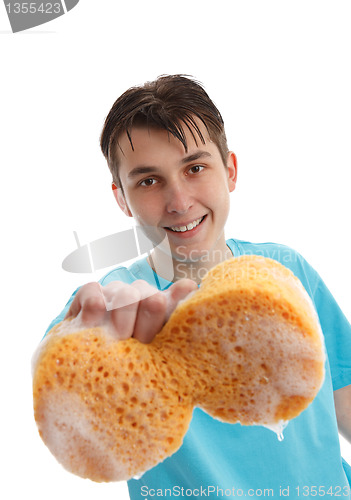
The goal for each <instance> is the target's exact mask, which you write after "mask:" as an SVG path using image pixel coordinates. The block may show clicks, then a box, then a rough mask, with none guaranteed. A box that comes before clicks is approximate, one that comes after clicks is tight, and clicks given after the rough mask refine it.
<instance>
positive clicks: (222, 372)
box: [33, 256, 324, 481]
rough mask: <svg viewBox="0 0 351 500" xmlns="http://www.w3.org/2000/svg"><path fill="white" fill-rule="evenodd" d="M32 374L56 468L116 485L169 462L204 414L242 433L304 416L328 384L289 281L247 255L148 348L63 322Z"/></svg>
mask: <svg viewBox="0 0 351 500" xmlns="http://www.w3.org/2000/svg"><path fill="white" fill-rule="evenodd" d="M33 373H34V376H33V395H34V412H35V419H36V422H37V425H38V428H39V432H40V435H41V437H42V438H43V440H44V442H45V443H46V445H47V446H48V447H49V449H50V450H51V452H52V453H53V454H54V455H55V456H56V458H57V459H58V461H59V462H60V463H61V464H62V465H63V466H64V467H65V468H67V469H68V470H69V471H71V472H73V473H75V474H77V475H79V476H81V477H88V478H90V479H92V480H94V481H119V480H126V479H130V478H131V477H133V476H136V475H140V474H142V473H143V472H145V471H146V470H148V469H150V468H151V467H153V466H155V465H156V464H158V463H159V462H161V461H162V460H164V459H165V458H166V457H168V456H170V455H172V454H173V453H174V452H175V451H176V450H177V449H178V448H179V447H180V446H181V444H182V441H183V438H184V435H185V433H186V431H187V428H188V426H189V423H190V420H191V416H192V411H193V408H194V407H195V406H197V407H200V408H202V409H203V410H205V411H206V412H207V413H209V414H210V415H212V416H213V417H215V418H218V419H220V420H222V421H224V422H229V423H236V422H240V423H241V424H243V425H254V424H256V425H265V426H267V427H271V428H279V426H280V425H282V424H283V423H285V422H286V421H288V420H290V419H292V418H294V417H296V416H297V415H299V414H300V413H301V412H302V411H303V410H304V409H305V408H306V407H307V406H308V405H309V403H311V401H312V400H313V399H314V397H315V396H316V394H317V392H318V390H319V388H320V386H321V384H322V382H323V378H324V347H323V340H322V333H321V330H320V326H319V322H318V318H317V315H316V313H315V310H314V308H313V305H312V302H311V300H310V298H309V296H308V294H307V293H306V291H305V290H304V288H303V286H302V285H301V283H300V282H299V280H298V279H297V278H296V277H295V276H294V275H293V274H292V272H291V271H289V270H288V269H286V268H285V267H284V266H282V265H281V264H279V263H277V262H276V261H274V260H271V259H267V258H264V257H258V256H242V257H239V258H233V259H231V260H228V261H225V262H223V263H221V264H219V265H218V266H216V267H215V268H213V269H212V270H211V271H210V272H209V273H207V275H206V276H205V277H204V279H203V281H202V284H201V287H200V288H199V290H198V291H197V292H195V293H194V294H193V295H191V296H190V297H189V298H188V299H187V300H185V301H183V302H181V303H180V304H178V306H177V308H176V310H175V311H174V312H173V314H172V315H171V317H170V319H169V321H168V322H167V323H166V325H165V326H164V327H163V329H162V331H161V332H160V333H159V334H158V335H157V336H156V337H155V339H154V341H153V342H152V343H151V344H147V345H146V344H142V343H140V342H138V341H137V340H135V339H133V338H131V339H128V340H123V341H119V342H117V341H116V340H114V339H113V338H112V336H111V335H110V334H109V332H108V331H107V330H105V329H104V328H103V327H101V328H91V329H84V328H80V329H79V328H77V326H76V325H75V320H72V321H67V320H66V321H63V322H62V323H60V324H59V325H57V326H56V327H54V328H53V329H52V330H51V331H50V332H49V334H48V335H47V337H46V338H45V339H44V341H43V342H42V343H41V345H40V346H39V348H38V351H37V353H36V355H35V358H34V361H33Z"/></svg>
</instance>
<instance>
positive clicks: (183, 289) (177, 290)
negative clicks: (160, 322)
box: [164, 278, 198, 321]
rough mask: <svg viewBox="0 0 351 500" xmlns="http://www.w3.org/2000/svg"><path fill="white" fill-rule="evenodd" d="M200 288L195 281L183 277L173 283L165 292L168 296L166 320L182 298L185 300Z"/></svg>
mask: <svg viewBox="0 0 351 500" xmlns="http://www.w3.org/2000/svg"><path fill="white" fill-rule="evenodd" d="M197 289H198V286H197V284H196V283H195V281H193V280H190V279H185V278H184V279H181V280H179V281H176V282H175V283H174V284H173V285H171V286H170V287H169V288H168V289H167V290H166V291H165V292H164V293H165V295H166V298H167V311H166V320H167V321H168V318H169V317H170V315H171V314H172V312H173V311H174V309H175V308H176V307H177V305H178V303H179V301H180V300H185V299H186V298H187V297H188V296H190V294H193V293H194V292H195V291H196V290H197Z"/></svg>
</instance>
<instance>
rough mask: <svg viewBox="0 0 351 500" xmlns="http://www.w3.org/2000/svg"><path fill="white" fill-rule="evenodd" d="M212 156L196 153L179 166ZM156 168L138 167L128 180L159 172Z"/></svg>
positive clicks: (200, 152)
mask: <svg viewBox="0 0 351 500" xmlns="http://www.w3.org/2000/svg"><path fill="white" fill-rule="evenodd" d="M211 157H212V155H211V154H210V153H209V152H208V151H197V152H196V153H194V154H192V155H188V156H186V157H185V158H183V159H182V160H181V164H182V165H184V164H185V163H190V162H192V161H196V160H199V159H200V158H211ZM159 170H160V169H159V168H158V167H154V166H146V165H145V166H143V165H140V166H138V167H135V168H133V169H132V170H131V171H130V172H129V174H128V178H129V179H133V178H134V177H137V176H138V175H144V174H153V173H155V172H159Z"/></svg>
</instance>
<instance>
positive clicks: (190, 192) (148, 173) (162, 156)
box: [115, 122, 236, 262]
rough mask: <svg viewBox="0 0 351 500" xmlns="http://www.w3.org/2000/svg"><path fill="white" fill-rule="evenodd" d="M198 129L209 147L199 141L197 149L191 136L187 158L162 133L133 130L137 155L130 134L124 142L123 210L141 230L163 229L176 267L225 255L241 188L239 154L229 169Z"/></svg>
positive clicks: (229, 161) (179, 146)
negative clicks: (227, 227) (232, 204)
mask: <svg viewBox="0 0 351 500" xmlns="http://www.w3.org/2000/svg"><path fill="white" fill-rule="evenodd" d="M198 125H199V128H200V129H201V132H202V134H203V137H204V139H205V141H206V143H205V144H202V142H201V141H200V139H198V138H197V143H198V144H197V145H196V143H195V141H194V138H193V137H192V135H191V133H190V131H187V133H186V136H187V137H186V139H187V144H188V151H187V152H185V150H184V146H183V145H182V143H181V142H180V141H179V140H178V139H176V138H175V137H173V136H172V135H171V134H168V132H167V131H165V130H161V129H153V128H151V129H147V128H144V127H136V128H133V130H132V134H131V135H132V141H133V146H134V151H133V150H132V148H131V146H130V143H129V140H128V137H127V135H126V134H124V135H122V136H121V137H120V139H119V142H120V146H121V149H122V152H123V153H122V152H121V151H119V153H118V154H119V160H120V162H119V176H120V181H121V185H122V187H123V192H122V190H121V189H118V190H116V191H115V194H116V199H117V201H118V204H119V205H120V207H121V208H122V210H123V211H124V213H126V214H127V215H129V216H132V217H134V218H135V219H136V221H137V222H138V224H140V225H141V226H153V227H156V228H157V229H160V228H162V229H164V230H165V231H166V233H167V236H168V242H169V245H170V248H171V252H172V257H173V259H175V260H176V261H184V262H189V261H196V260H198V259H199V258H206V254H207V253H208V254H209V255H210V254H211V253H212V252H213V251H214V250H216V249H219V250H222V251H223V250H224V248H225V237H224V224H225V222H226V219H227V216H228V212H229V193H230V192H231V191H233V190H234V189H235V183H236V158H235V155H234V153H229V154H228V158H227V165H226V166H224V165H223V161H222V158H221V155H220V153H219V150H218V148H217V146H216V145H215V144H214V143H213V142H211V140H210V138H209V136H208V133H207V131H206V128H205V127H204V126H203V124H202V123H200V122H198ZM184 129H186V127H184ZM161 231H162V230H161Z"/></svg>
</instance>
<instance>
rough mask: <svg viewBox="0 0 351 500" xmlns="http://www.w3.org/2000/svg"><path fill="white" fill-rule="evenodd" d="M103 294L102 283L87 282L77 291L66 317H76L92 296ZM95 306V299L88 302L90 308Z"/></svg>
mask: <svg viewBox="0 0 351 500" xmlns="http://www.w3.org/2000/svg"><path fill="white" fill-rule="evenodd" d="M100 296H101V285H100V284H99V283H96V282H92V283H87V284H86V285H83V286H82V287H81V288H80V289H79V290H78V291H77V293H76V295H75V297H74V299H73V301H72V304H71V305H70V308H69V309H68V311H67V313H66V316H65V319H66V318H70V317H73V318H75V317H76V316H77V315H78V314H79V313H80V311H81V310H82V308H83V307H84V304H85V303H86V301H87V300H88V299H89V298H91V297H100ZM91 307H94V301H93V300H92V301H91V302H90V304H89V303H88V309H89V308H91Z"/></svg>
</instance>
